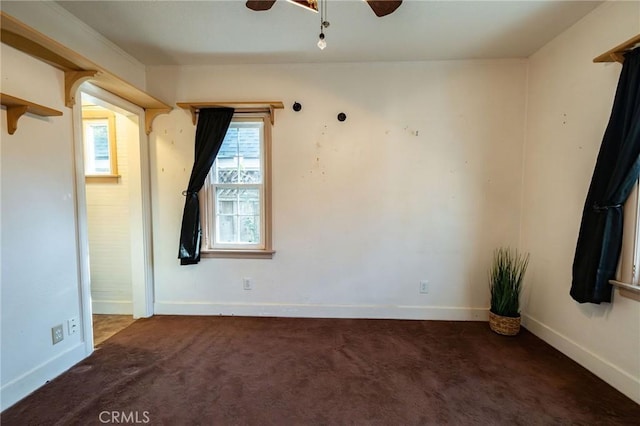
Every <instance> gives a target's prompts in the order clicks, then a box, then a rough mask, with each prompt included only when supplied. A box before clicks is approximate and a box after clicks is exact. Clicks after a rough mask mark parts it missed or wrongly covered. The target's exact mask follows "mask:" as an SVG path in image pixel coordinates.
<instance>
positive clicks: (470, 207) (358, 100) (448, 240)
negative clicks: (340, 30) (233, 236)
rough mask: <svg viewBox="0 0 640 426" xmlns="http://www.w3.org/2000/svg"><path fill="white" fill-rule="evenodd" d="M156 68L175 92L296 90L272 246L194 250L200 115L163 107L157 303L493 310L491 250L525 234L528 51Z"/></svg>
mask: <svg viewBox="0 0 640 426" xmlns="http://www.w3.org/2000/svg"><path fill="white" fill-rule="evenodd" d="M147 83H148V87H149V90H150V91H151V92H152V93H154V94H156V95H157V96H159V97H160V98H162V99H166V100H168V101H169V102H175V101H215V100H247V101H249V100H282V101H283V102H284V104H285V109H284V110H278V111H277V112H276V117H275V126H274V128H273V241H274V248H275V250H276V254H275V256H274V258H273V259H272V260H240V259H203V260H202V261H201V263H200V264H198V265H196V266H186V267H185V266H180V265H179V262H178V259H177V250H178V236H179V231H180V223H181V217H182V208H183V203H184V197H183V196H182V195H181V193H182V191H183V190H184V189H185V187H186V184H187V182H188V180H189V174H190V170H191V166H192V162H193V141H194V135H195V127H194V126H193V124H192V123H191V116H190V114H189V113H188V112H186V111H184V110H181V109H176V110H174V111H173V112H172V113H171V114H168V115H162V116H159V117H158V118H156V120H155V122H154V131H153V133H152V134H151V136H150V145H151V162H152V164H151V169H152V176H151V179H152V185H151V186H152V200H153V209H152V210H153V229H154V236H153V237H154V265H155V270H154V275H155V312H156V313H157V314H243V315H284V316H339V317H340V316H346V317H390V318H429V319H463V320H468V319H485V318H486V315H487V313H486V308H487V306H488V288H487V268H488V265H489V263H490V259H491V256H492V252H493V250H494V249H495V248H496V247H498V246H500V245H511V246H515V245H517V242H518V234H519V220H520V195H521V167H522V146H523V138H524V131H523V129H524V116H525V111H524V108H525V91H526V61H523V60H495V61H452V62H428V63H426V62H425V63H371V64H299V65H262V66H258V65H256V66H251V65H246V66H201V67H197V66H194V67H150V68H149V71H148V74H147ZM294 101H298V102H300V103H301V104H302V111H300V112H294V111H293V110H292V108H291V105H292V104H293V103H294ZM340 112H344V113H345V114H346V115H347V120H346V121H345V122H342V123H341V122H339V121H338V120H337V119H336V116H337V114H338V113H340ZM243 277H250V278H252V279H253V282H254V289H253V290H250V291H246V290H243V287H242V279H243ZM420 280H429V287H430V289H429V293H428V294H420V293H419V282H420Z"/></svg>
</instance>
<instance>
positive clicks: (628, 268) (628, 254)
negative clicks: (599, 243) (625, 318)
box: [611, 182, 640, 301]
mask: <svg viewBox="0 0 640 426" xmlns="http://www.w3.org/2000/svg"><path fill="white" fill-rule="evenodd" d="M638 186H639V182H636V185H635V187H634V188H633V191H631V194H630V195H629V198H628V199H627V202H626V203H625V205H624V213H623V217H624V224H623V228H622V229H623V230H622V250H621V252H620V260H619V262H618V271H617V272H616V279H615V281H611V284H613V285H615V286H616V287H618V289H619V290H620V294H621V295H622V296H625V297H630V298H632V299H635V300H638V301H640V277H639V276H640V270H639V269H638V268H639V266H640V263H639V261H640V197H638Z"/></svg>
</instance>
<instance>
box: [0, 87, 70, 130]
mask: <svg viewBox="0 0 640 426" xmlns="http://www.w3.org/2000/svg"><path fill="white" fill-rule="evenodd" d="M0 97H1V99H2V105H3V106H4V107H5V108H6V109H7V130H8V131H9V134H10V135H12V134H14V133H15V132H16V130H17V129H18V120H19V119H20V117H22V116H23V115H24V114H26V113H27V112H28V113H31V114H36V115H39V116H42V117H55V116H60V115H62V111H58V110H56V109H53V108H49V107H46V106H43V105H39V104H36V103H33V102H29V101H25V100H24V99H20V98H16V97H15V96H10V95H7V94H4V93H0Z"/></svg>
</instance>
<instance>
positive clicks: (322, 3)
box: [317, 0, 329, 50]
mask: <svg viewBox="0 0 640 426" xmlns="http://www.w3.org/2000/svg"><path fill="white" fill-rule="evenodd" d="M317 3H319V4H318V7H319V8H320V37H319V40H318V47H319V48H320V50H324V48H325V47H327V41H326V40H325V39H324V29H325V28H329V21H327V0H317Z"/></svg>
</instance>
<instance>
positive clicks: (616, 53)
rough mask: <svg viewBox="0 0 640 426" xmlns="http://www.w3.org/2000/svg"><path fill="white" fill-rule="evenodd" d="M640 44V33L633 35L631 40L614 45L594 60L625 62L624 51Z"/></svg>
mask: <svg viewBox="0 0 640 426" xmlns="http://www.w3.org/2000/svg"><path fill="white" fill-rule="evenodd" d="M638 44H640V34H638V35H637V36H635V37H631V38H630V39H629V40H627V41H625V42H624V43H622V44H619V45H618V46H616V47H614V48H613V49H610V50H607V51H606V52H604V53H603V54H602V55H600V56H598V57H597V58H594V59H593V62H620V63H623V62H624V53H625V52H626V51H627V50H631V49H633V48H634V47H636V45H638Z"/></svg>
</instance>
